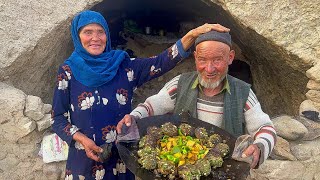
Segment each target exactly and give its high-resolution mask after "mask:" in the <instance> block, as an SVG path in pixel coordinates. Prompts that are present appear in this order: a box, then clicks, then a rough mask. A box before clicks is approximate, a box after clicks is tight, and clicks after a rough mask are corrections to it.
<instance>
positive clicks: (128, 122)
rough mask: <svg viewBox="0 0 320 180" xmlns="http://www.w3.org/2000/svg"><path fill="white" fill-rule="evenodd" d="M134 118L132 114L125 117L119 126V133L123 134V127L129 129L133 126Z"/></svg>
mask: <svg viewBox="0 0 320 180" xmlns="http://www.w3.org/2000/svg"><path fill="white" fill-rule="evenodd" d="M133 118H134V117H133V116H132V115H130V114H127V115H125V116H124V117H123V118H122V119H121V120H120V121H119V122H118V124H117V133H118V134H121V129H122V126H123V125H125V126H128V127H129V126H131V122H132V119H133Z"/></svg>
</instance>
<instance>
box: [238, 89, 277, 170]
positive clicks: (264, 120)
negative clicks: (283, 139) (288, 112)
mask: <svg viewBox="0 0 320 180" xmlns="http://www.w3.org/2000/svg"><path fill="white" fill-rule="evenodd" d="M244 111H245V112H244V116H245V121H246V128H247V130H248V133H249V134H250V135H252V136H253V137H254V142H253V143H254V144H256V145H257V146H258V147H259V149H260V151H261V152H260V160H259V164H262V163H263V162H264V161H265V160H266V159H267V158H268V157H269V156H270V153H271V152H272V149H273V147H274V145H275V142H276V137H277V136H276V131H275V129H274V126H273V123H272V121H271V120H270V117H269V116H268V115H267V114H266V113H264V112H263V111H262V109H261V105H260V103H259V101H258V99H257V97H256V96H255V94H254V93H253V91H252V90H251V89H250V93H249V96H248V100H247V102H246V106H245V109H244Z"/></svg>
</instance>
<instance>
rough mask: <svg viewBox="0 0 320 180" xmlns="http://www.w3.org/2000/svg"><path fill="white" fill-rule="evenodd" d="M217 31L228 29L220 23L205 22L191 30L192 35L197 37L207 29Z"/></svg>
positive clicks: (227, 30) (207, 30) (226, 30)
mask: <svg viewBox="0 0 320 180" xmlns="http://www.w3.org/2000/svg"><path fill="white" fill-rule="evenodd" d="M212 30H214V31H218V32H229V31H230V29H229V28H226V27H224V26H222V25H221V24H208V23H205V24H204V25H202V26H199V27H197V28H195V29H193V30H192V35H193V37H195V38H197V37H198V36H200V35H201V34H204V33H207V32H209V31H212Z"/></svg>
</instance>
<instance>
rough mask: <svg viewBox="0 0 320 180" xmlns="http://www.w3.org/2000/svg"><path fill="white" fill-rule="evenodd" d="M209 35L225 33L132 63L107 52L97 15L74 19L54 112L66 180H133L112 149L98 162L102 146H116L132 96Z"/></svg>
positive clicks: (188, 39)
mask: <svg viewBox="0 0 320 180" xmlns="http://www.w3.org/2000/svg"><path fill="white" fill-rule="evenodd" d="M210 30H218V31H229V30H228V29H227V28H225V27H223V26H221V25H219V24H205V25H202V26H200V27H198V28H196V29H193V30H191V31H190V32H188V33H187V34H186V35H185V36H184V37H183V38H182V39H181V40H179V41H178V42H177V43H175V44H174V45H173V46H171V47H170V48H168V49H167V50H165V51H164V52H162V53H161V54H160V55H158V56H155V57H152V58H137V59H130V58H129V56H128V54H127V53H126V52H124V51H119V50H111V40H110V35H109V34H110V33H109V29H108V25H107V22H106V20H105V19H104V17H103V16H102V15H101V14H100V13H97V12H94V11H83V12H81V13H79V14H78V15H77V16H76V17H75V18H74V19H73V21H72V27H71V34H72V40H73V43H74V48H75V49H74V51H73V53H72V54H71V56H70V57H69V58H68V59H67V60H66V61H65V62H64V63H63V64H62V65H61V66H60V67H59V71H58V76H57V82H56V88H55V93H54V98H53V109H52V117H53V121H54V123H53V130H54V131H55V132H56V133H57V134H58V135H59V136H60V137H61V138H62V139H63V140H64V141H66V142H67V143H68V145H69V155H68V160H67V167H66V179H86V180H87V179H108V180H112V179H134V176H133V174H132V173H131V172H129V171H128V170H126V168H125V166H124V165H123V163H122V162H121V160H120V158H119V155H118V153H117V149H116V148H115V146H113V147H112V149H111V152H112V153H111V154H112V155H111V157H110V158H109V159H108V160H107V161H105V162H102V159H100V158H99V156H98V154H99V153H101V152H102V151H103V149H102V148H101V147H100V146H101V145H104V144H113V143H114V142H115V140H116V136H117V133H116V125H117V123H118V122H119V120H121V119H122V117H123V116H124V115H125V114H128V113H130V112H131V101H132V96H133V90H134V89H135V88H136V87H139V86H141V85H142V84H143V83H145V82H147V81H149V80H151V79H154V78H156V77H159V76H161V75H162V74H164V73H165V72H167V71H169V70H170V69H172V68H173V67H174V66H175V65H176V64H177V63H178V62H180V61H181V60H182V59H183V58H185V57H187V56H188V54H189V53H188V52H187V50H188V49H189V48H190V46H191V45H192V44H193V43H194V40H195V38H196V37H198V36H199V35H200V34H203V33H205V32H208V31H210ZM109 147H110V146H109ZM105 151H106V150H105Z"/></svg>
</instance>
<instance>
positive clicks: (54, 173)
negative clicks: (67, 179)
mask: <svg viewBox="0 0 320 180" xmlns="http://www.w3.org/2000/svg"><path fill="white" fill-rule="evenodd" d="M61 173H62V171H61V169H59V167H57V165H56V164H55V163H50V164H44V166H43V175H44V176H45V178H46V179H48V180H58V179H60V177H61Z"/></svg>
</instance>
